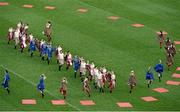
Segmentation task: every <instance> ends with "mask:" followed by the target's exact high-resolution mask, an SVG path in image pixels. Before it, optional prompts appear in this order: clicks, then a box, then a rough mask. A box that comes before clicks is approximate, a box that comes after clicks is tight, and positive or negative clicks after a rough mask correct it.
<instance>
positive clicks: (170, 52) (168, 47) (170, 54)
mask: <svg viewBox="0 0 180 112" xmlns="http://www.w3.org/2000/svg"><path fill="white" fill-rule="evenodd" d="M166 36H167V33H166V32H165V31H159V32H157V37H158V40H159V45H160V48H162V46H163V44H165V45H164V46H165V47H164V48H165V51H166V60H167V61H166V64H167V67H168V70H170V68H171V67H172V65H173V63H174V59H173V58H174V56H175V54H176V47H175V45H174V43H173V42H172V41H171V40H170V38H166Z"/></svg>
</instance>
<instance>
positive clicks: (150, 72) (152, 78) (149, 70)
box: [146, 67, 154, 88]
mask: <svg viewBox="0 0 180 112" xmlns="http://www.w3.org/2000/svg"><path fill="white" fill-rule="evenodd" d="M146 80H147V83H148V88H149V87H150V85H151V83H152V81H153V80H154V76H153V73H152V71H151V67H149V69H148V71H147V73H146Z"/></svg>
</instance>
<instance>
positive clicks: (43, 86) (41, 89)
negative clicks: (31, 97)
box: [37, 77, 45, 91]
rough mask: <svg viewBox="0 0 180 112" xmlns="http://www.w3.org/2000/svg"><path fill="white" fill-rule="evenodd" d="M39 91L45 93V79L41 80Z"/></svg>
mask: <svg viewBox="0 0 180 112" xmlns="http://www.w3.org/2000/svg"><path fill="white" fill-rule="evenodd" d="M37 89H38V90H40V91H43V90H44V89H45V85H44V78H43V77H41V78H40V81H39V84H38V85H37Z"/></svg>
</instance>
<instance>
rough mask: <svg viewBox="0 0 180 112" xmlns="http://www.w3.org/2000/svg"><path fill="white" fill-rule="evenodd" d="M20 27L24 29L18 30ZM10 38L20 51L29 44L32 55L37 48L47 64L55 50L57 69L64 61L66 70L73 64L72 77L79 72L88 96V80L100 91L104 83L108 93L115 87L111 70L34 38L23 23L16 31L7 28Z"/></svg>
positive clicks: (102, 89) (18, 25) (60, 67)
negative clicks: (20, 41)
mask: <svg viewBox="0 0 180 112" xmlns="http://www.w3.org/2000/svg"><path fill="white" fill-rule="evenodd" d="M46 26H47V25H46ZM20 29H21V30H22V29H26V30H22V31H20ZM24 32H25V33H24ZM44 32H46V31H44ZM21 35H25V36H24V37H23V38H24V39H23V42H22V43H18V42H16V41H17V40H18V39H20V38H22V37H21ZM17 37H18V38H17ZM12 39H14V40H15V48H16V47H17V45H18V44H20V48H21V52H23V49H24V48H25V47H26V46H29V48H28V51H29V52H30V56H31V57H33V55H34V52H35V51H37V50H38V51H39V55H40V56H41V59H42V60H43V61H44V60H47V63H48V64H50V61H51V58H52V56H53V52H55V56H56V57H57V63H58V65H59V67H58V69H59V71H60V70H61V69H62V67H63V65H64V64H65V62H66V70H68V69H69V68H70V67H71V66H73V68H74V77H75V78H76V75H77V72H79V74H80V77H81V80H82V82H83V90H84V91H86V92H87V93H88V96H90V86H89V81H93V83H94V87H95V88H99V91H100V92H104V88H105V87H106V86H105V85H108V86H107V87H108V88H109V90H110V93H111V92H112V90H113V88H114V87H115V74H114V72H113V71H111V72H107V69H106V68H105V67H100V68H97V67H96V66H95V65H94V63H93V62H92V63H91V64H90V63H89V62H88V61H87V62H85V60H84V59H83V57H78V56H74V57H73V56H72V54H71V53H70V51H68V52H63V49H62V48H61V46H58V47H57V48H56V47H53V46H52V44H51V42H46V41H44V40H39V39H37V38H34V36H33V35H32V34H31V33H30V34H29V35H28V27H27V26H26V28H24V24H23V23H22V22H20V23H18V24H17V31H16V30H13V29H12V28H10V29H9V32H8V43H9V42H10V41H11V40H12ZM48 41H49V39H48ZM21 44H23V47H21ZM87 73H88V74H87Z"/></svg>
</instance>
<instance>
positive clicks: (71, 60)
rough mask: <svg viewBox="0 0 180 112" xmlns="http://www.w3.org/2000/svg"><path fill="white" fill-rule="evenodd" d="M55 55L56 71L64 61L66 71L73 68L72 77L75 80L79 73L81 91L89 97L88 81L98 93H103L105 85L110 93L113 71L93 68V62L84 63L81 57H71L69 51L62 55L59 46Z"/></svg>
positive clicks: (113, 81)
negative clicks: (81, 85) (81, 84)
mask: <svg viewBox="0 0 180 112" xmlns="http://www.w3.org/2000/svg"><path fill="white" fill-rule="evenodd" d="M55 54H56V59H57V63H58V65H59V67H58V70H59V71H61V69H62V67H63V66H64V65H65V63H64V61H65V62H66V70H68V69H69V68H70V67H71V66H73V69H74V77H75V78H76V77H77V73H79V77H80V78H81V81H82V82H83V87H84V89H83V90H84V91H86V92H87V93H88V95H89V96H90V87H89V84H88V82H89V81H91V82H92V81H93V84H94V87H95V88H96V89H97V88H99V91H100V92H104V88H105V85H106V83H107V85H108V88H109V89H110V93H111V92H112V90H113V88H114V87H115V81H116V80H115V74H114V72H113V71H111V72H108V71H107V69H106V68H105V67H100V68H98V67H97V66H95V64H94V62H92V63H89V61H85V59H84V58H83V57H79V56H77V55H75V56H74V57H73V56H72V54H71V53H70V52H69V51H68V52H67V53H63V50H62V48H61V46H58V47H57V49H56V53H55Z"/></svg>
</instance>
